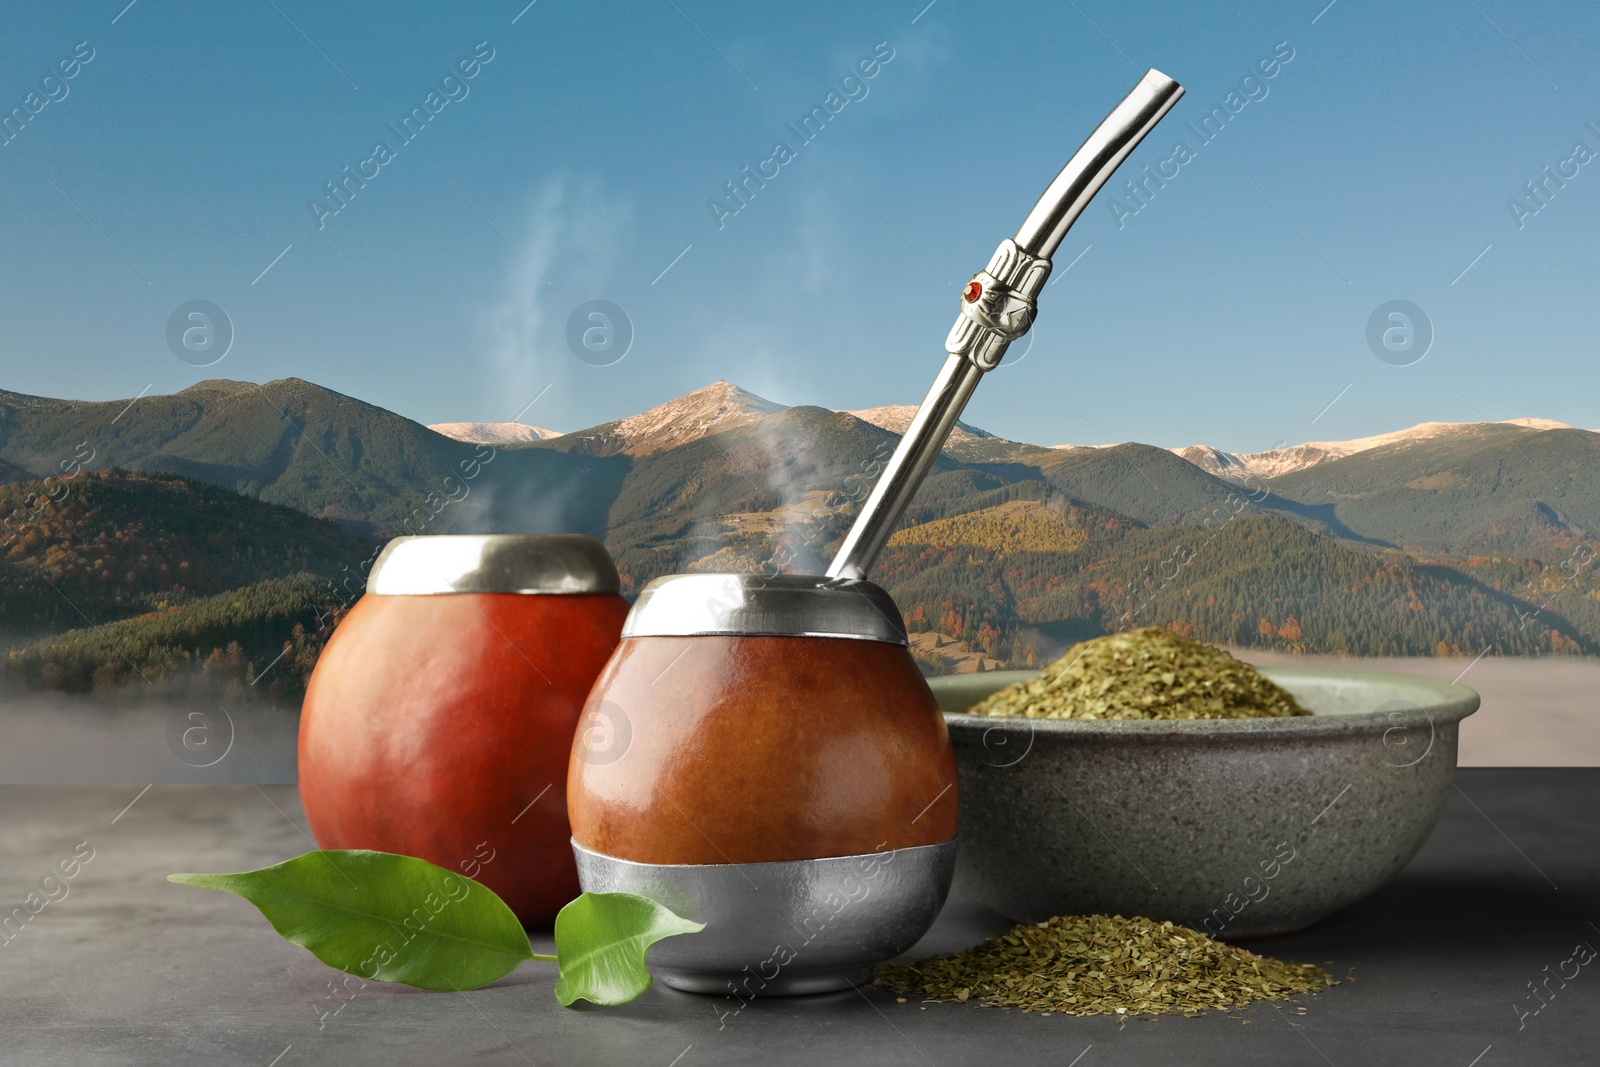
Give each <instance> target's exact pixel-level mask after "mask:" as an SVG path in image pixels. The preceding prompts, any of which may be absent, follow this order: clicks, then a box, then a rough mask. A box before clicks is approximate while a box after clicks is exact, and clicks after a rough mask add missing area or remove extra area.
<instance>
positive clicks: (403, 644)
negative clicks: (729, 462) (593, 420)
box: [300, 534, 628, 926]
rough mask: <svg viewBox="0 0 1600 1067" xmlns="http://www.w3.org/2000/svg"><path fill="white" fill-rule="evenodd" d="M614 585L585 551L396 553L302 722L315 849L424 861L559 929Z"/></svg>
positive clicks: (522, 541)
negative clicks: (585, 728)
mask: <svg viewBox="0 0 1600 1067" xmlns="http://www.w3.org/2000/svg"><path fill="white" fill-rule="evenodd" d="M618 586H619V583H618V578H617V571H616V568H615V567H614V566H613V565H612V562H611V558H610V557H609V556H608V555H607V554H606V550H605V546H604V545H602V544H601V543H600V542H599V541H597V540H595V539H594V538H592V537H583V536H579V535H569V534H558V535H548V536H540V535H485V536H464V535H439V536H427V537H401V538H397V539H396V540H394V541H391V542H389V544H388V545H387V546H386V547H385V548H384V550H383V552H382V554H380V555H379V557H378V559H377V561H376V563H375V564H374V565H373V568H372V571H371V574H370V575H369V577H368V579H367V591H366V595H365V596H363V597H362V598H361V599H360V600H359V601H357V602H356V604H355V606H354V607H353V608H351V610H350V613H349V615H348V616H346V617H345V619H344V621H343V622H341V623H340V624H339V627H338V629H337V630H335V631H334V633H333V636H332V638H331V639H330V640H329V641H328V647H327V648H326V649H325V650H324V651H323V653H322V656H321V658H320V659H319V660H318V662H317V666H316V670H315V671H314V672H313V673H312V677H311V682H310V685H309V686H308V687H307V691H306V698H305V703H304V705H303V707H302V710H301V715H300V798H301V801H302V803H303V804H304V806H305V812H306V820H307V822H309V823H310V825H311V832H312V833H313V834H314V835H315V836H316V839H317V843H318V844H319V845H321V846H322V847H324V848H369V849H377V850H379V851H384V852H398V853H401V854H403V855H409V856H420V857H422V858H423V859H426V860H429V861H430V862H433V863H436V864H438V865H439V866H441V867H446V868H449V869H450V870H452V871H460V872H462V873H464V874H466V875H467V876H469V877H472V878H476V879H477V880H479V881H481V882H483V883H484V884H485V885H487V886H488V887H489V888H491V889H493V890H494V891H495V892H496V893H498V894H499V895H500V896H501V897H502V898H503V899H504V900H505V901H506V903H507V904H509V905H510V906H511V909H512V910H513V911H514V912H516V914H517V917H518V918H519V919H521V920H522V922H523V923H524V924H525V925H529V926H547V925H549V924H550V923H551V922H552V921H554V919H555V915H556V912H557V911H558V910H560V908H561V907H562V905H564V904H566V903H567V902H568V901H569V900H571V899H572V898H573V897H575V896H576V895H577V894H578V879H577V870H576V868H575V867H574V865H573V860H572V851H571V847H570V845H569V844H568V838H569V830H568V825H567V812H566V774H567V758H568V754H569V753H570V751H571V748H572V736H573V732H574V730H575V729H576V727H577V723H578V716H579V713H580V711H581V709H582V707H583V702H584V699H585V697H586V696H587V695H588V691H589V688H590V686H591V685H592V683H593V682H594V679H595V676H596V675H598V674H599V673H600V669H601V667H602V666H603V665H604V664H605V662H606V658H607V657H608V656H609V655H610V654H611V651H612V649H613V648H614V647H615V646H616V643H617V637H618V635H619V633H620V632H621V629H622V621H623V619H624V618H625V617H626V615H627V612H628V604H627V601H625V600H623V599H622V597H621V596H620V595H619V594H618Z"/></svg>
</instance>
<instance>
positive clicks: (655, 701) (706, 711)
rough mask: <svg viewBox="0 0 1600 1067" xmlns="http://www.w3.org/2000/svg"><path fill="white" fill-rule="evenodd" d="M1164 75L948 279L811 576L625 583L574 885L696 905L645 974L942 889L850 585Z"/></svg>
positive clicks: (716, 973) (903, 674)
mask: <svg viewBox="0 0 1600 1067" xmlns="http://www.w3.org/2000/svg"><path fill="white" fill-rule="evenodd" d="M1182 92H1183V90H1182V88H1181V87H1179V85H1178V84H1177V83H1176V82H1174V81H1173V80H1172V79H1170V78H1168V77H1166V76H1165V75H1163V74H1161V73H1159V72H1157V71H1150V72H1148V73H1147V74H1146V75H1145V76H1144V78H1143V79H1142V80H1141V81H1140V82H1139V84H1138V85H1137V86H1135V87H1134V90H1133V91H1132V92H1131V93H1129V94H1128V96H1127V97H1126V98H1125V99H1124V100H1123V101H1122V102H1121V103H1120V104H1118V105H1117V107H1116V108H1115V109H1114V110H1113V111H1112V112H1111V114H1110V115H1109V116H1108V117H1107V118H1106V120H1105V121H1104V122H1103V123H1101V125H1100V126H1099V127H1098V128H1097V129H1096V130H1095V131H1094V133H1093V134H1091V135H1090V136H1089V139H1088V140H1087V141H1085V142H1084V144H1083V145H1082V146H1081V147H1080V148H1079V149H1078V151H1077V152H1076V153H1074V154H1073V157H1072V158H1071V159H1070V160H1068V162H1067V165H1066V166H1065V167H1063V168H1062V170H1061V172H1060V173H1059V174H1058V175H1056V178H1055V180H1054V181H1053V182H1052V183H1051V185H1050V187H1049V189H1047V190H1046V191H1045V194H1044V196H1043V197H1041V198H1040V200H1039V202H1038V203H1037V204H1036V205H1034V208H1033V210H1032V211H1031V212H1030V213H1029V214H1028V217H1027V219H1025V220H1024V222H1023V224H1022V227H1021V228H1020V229H1019V230H1018V231H1017V235H1016V236H1015V237H1014V238H1007V239H1006V240H1004V241H1002V242H1001V243H1000V246H999V248H997V249H996V250H995V253H994V255H993V256H992V257H991V258H990V260H989V265H988V267H987V268H985V269H984V270H983V271H980V272H979V273H978V274H975V275H973V277H972V279H971V280H970V281H969V282H968V283H967V285H966V287H965V288H964V289H963V290H962V294H961V302H960V317H959V318H957V320H956V324H955V326H954V328H952V329H951V331H950V333H949V335H948V336H947V337H946V339H945V350H946V359H945V362H944V365H943V367H942V368H941V369H940V371H939V374H938V376H937V377H936V378H935V379H934V384H933V387H932V388H931V389H930V390H929V391H928V394H927V396H926V397H925V398H924V400H923V402H922V405H921V407H920V408H919V409H918V410H917V414H916V415H915V417H914V418H913V419H912V421H911V424H910V426H909V427H907V429H906V433H905V435H904V436H903V437H902V438H901V440H900V444H899V446H898V447H897V448H896V449H895V452H894V454H893V455H892V456H891V457H890V459H889V462H888V464H887V465H886V466H885V468H884V471H883V474H882V475H881V476H880V478H879V480H878V482H877V484H876V485H875V486H874V487H873V490H872V493H871V495H870V496H869V497H868V498H867V500H866V502H865V503H864V504H863V505H862V508H861V512H860V514H859V515H858V516H857V517H856V521H855V524H854V525H853V526H852V527H851V529H850V531H849V533H848V534H847V535H846V536H845V539H844V542H843V544H842V546H841V547H840V549H839V553H838V555H837V556H836V557H835V558H834V561H833V563H832V565H831V566H830V567H829V570H828V575H827V576H825V577H814V576H810V575H775V576H769V577H763V576H759V575H735V574H721V575H718V574H703V575H676V576H673V577H669V578H662V579H658V580H657V581H655V582H652V583H651V584H650V585H649V586H647V587H646V588H645V590H644V591H643V593H641V594H640V597H639V600H638V602H637V603H636V604H635V605H634V608H633V611H632V613H630V615H629V616H628V621H627V624H626V625H625V626H624V628H623V635H622V637H623V639H622V642H621V644H619V645H618V646H617V650H616V652H615V654H613V656H612V657H611V661H610V662H609V663H608V664H607V665H606V668H605V671H604V673H602V674H601V676H600V678H599V680H598V681H597V682H596V683H595V688H594V691H593V692H592V693H591V694H590V696H589V701H588V704H587V705H586V707H585V724H584V727H583V728H582V729H580V731H579V732H578V734H577V736H576V737H575V739H574V742H573V749H572V765H571V770H570V772H569V776H568V792H567V806H568V809H569V812H570V814H571V818H572V839H573V849H574V852H575V853H576V855H577V858H578V874H579V879H580V881H581V883H582V885H583V888H584V889H586V890H590V891H606V890H629V891H633V892H639V893H644V894H647V895H649V896H652V897H654V898H656V899H657V900H660V901H661V902H662V903H664V904H666V905H667V906H668V907H670V908H672V909H673V910H674V911H676V912H677V913H678V914H680V915H683V916H684V917H686V918H689V919H694V920H697V921H699V922H703V923H705V924H706V928H705V930H704V931H702V932H700V933H698V934H696V935H694V936H693V937H683V938H670V939H668V940H667V941H664V942H661V943H658V944H656V945H654V946H652V947H651V949H650V960H651V963H652V966H653V968H654V970H655V973H656V974H658V975H659V976H660V977H661V978H662V980H663V981H665V982H666V983H667V984H669V985H672V986H676V987H678V988H680V989H689V990H695V991H698V992H705V993H725V994H733V995H735V996H737V997H739V998H741V999H744V998H747V997H753V996H756V995H759V994H771V993H806V992H821V991H824V990H829V989H838V988H842V987H844V986H846V985H848V984H850V983H851V982H853V981H856V980H858V979H859V978H861V977H862V976H863V975H864V973H865V972H866V970H867V968H868V967H869V965H871V964H873V963H877V962H879V961H882V960H885V959H888V958H890V957H892V956H894V955H897V954H899V953H900V952H902V951H904V950H906V949H907V948H909V947H911V945H912V944H913V943H914V942H915V941H916V940H917V939H918V938H919V937H920V936H921V935H922V934H923V933H924V932H925V931H926V930H927V929H928V927H929V926H931V925H932V923H933V920H934V918H935V917H936V916H937V914H938V911H939V908H940V907H941V906H942V905H943V903H944V899H945V895H946V894H947V892H948V890H949V886H950V879H951V875H952V869H953V863H954V859H955V847H956V846H955V836H956V827H957V799H958V798H957V794H958V788H957V784H956V774H955V765H954V760H953V756H952V753H951V747H950V740H949V737H948V736H947V735H946V733H945V729H944V725H943V723H942V721H941V720H940V716H939V712H938V707H937V704H936V702H935V701H934V699H933V696H932V693H931V691H930V690H929V688H928V684H927V682H925V681H924V680H923V678H922V675H921V673H920V672H919V671H918V670H917V667H916V664H915V663H914V662H913V661H912V658H911V654H910V652H909V650H908V648H907V647H906V646H907V642H906V634H905V627H904V624H903V622H902V621H901V615H900V610H899V608H897V607H896V606H895V604H894V601H893V600H891V599H890V597H889V595H888V594H887V593H885V592H884V591H883V590H882V589H881V588H879V587H878V586H876V585H874V584H872V583H871V582H869V581H867V580H866V573H867V571H868V569H869V568H870V567H871V565H872V561H873V560H874V559H875V558H876V557H877V554H878V552H879V551H880V550H881V549H882V547H883V545H884V544H885V542H887V541H888V539H889V534H890V533H891V532H892V531H893V529H894V526H895V523H896V522H897V521H898V520H899V518H900V516H901V514H902V513H903V512H904V510H905V507H906V505H907V504H908V503H910V501H911V498H912V496H913V495H914V494H915V493H916V490H917V487H918V485H920V484H921V482H922V479H923V478H924V477H925V476H926V474H927V472H928V469H929V468H930V467H931V466H932V465H933V462H934V460H935V459H937V458H938V455H939V452H940V450H941V449H942V448H943V446H944V442H945V440H946V438H948V436H949V434H950V430H951V429H952V428H953V427H954V426H955V423H956V420H957V418H958V417H959V416H960V414H961V410H962V408H963V407H964V406H965V404H966V402H967V399H968V398H969V397H970V396H971V395H972V391H973V390H974V389H975V388H976V387H977V384H978V381H979V380H980V379H981V378H982V377H983V375H984V374H985V373H986V372H987V371H989V370H992V369H993V368H995V367H996V366H998V365H999V363H1000V360H1001V358H1002V357H1003V356H1004V355H1005V352H1006V348H1007V346H1008V345H1009V344H1010V343H1011V342H1012V341H1013V340H1014V339H1016V338H1017V337H1020V336H1021V335H1022V334H1023V333H1024V332H1026V331H1027V329H1028V328H1029V326H1030V325H1032V323H1033V316H1034V300H1035V297H1037V296H1038V294H1039V291H1040V290H1041V289H1042V288H1043V287H1044V284H1045V279H1046V278H1048V277H1049V274H1050V258H1049V257H1050V256H1051V255H1052V254H1053V253H1054V252H1055V250H1056V248H1057V247H1058V246H1059V245H1060V243H1061V239H1062V238H1063V237H1064V236H1065V235H1066V232H1067V229H1068V227H1070V226H1071V225H1072V223H1073V221H1074V220H1075V219H1076V218H1077V217H1078V215H1079V214H1081V213H1082V211H1083V209H1084V207H1085V206H1086V205H1087V204H1088V202H1089V200H1090V198H1091V197H1093V196H1094V194H1095V192H1096V191H1098V190H1099V189H1100V187H1101V185H1103V184H1104V182H1105V181H1106V179H1107V178H1108V177H1110V175H1111V173H1112V172H1113V171H1114V170H1116V168H1117V166H1118V164H1120V163H1121V162H1122V160H1123V159H1125V158H1126V157H1127V155H1128V153H1129V152H1131V151H1132V150H1133V147H1134V146H1135V145H1136V144H1138V143H1139V141H1140V140H1141V139H1142V138H1143V137H1144V136H1145V134H1147V133H1148V132H1149V131H1150V130H1151V129H1153V128H1154V126H1155V124H1156V123H1157V122H1159V121H1160V120H1161V118H1162V116H1163V115H1165V114H1166V113H1167V112H1168V111H1169V110H1170V109H1171V107H1172V105H1173V104H1174V103H1176V102H1177V99H1178V97H1179V96H1180V95H1181V94H1182Z"/></svg>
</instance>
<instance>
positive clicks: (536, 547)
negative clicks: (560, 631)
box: [367, 534, 622, 596]
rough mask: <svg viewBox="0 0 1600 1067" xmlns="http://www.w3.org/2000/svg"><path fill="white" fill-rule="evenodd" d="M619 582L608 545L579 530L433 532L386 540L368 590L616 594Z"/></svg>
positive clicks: (391, 593)
mask: <svg viewBox="0 0 1600 1067" xmlns="http://www.w3.org/2000/svg"><path fill="white" fill-rule="evenodd" d="M621 590H622V582H621V580H620V579H619V578H618V576H617V568H616V565H615V564H614V563H612V562H611V556H610V554H609V553H607V552H606V546H605V545H603V544H601V543H600V542H599V541H598V540H596V539H595V538H593V537H589V536H587V535H585V534H434V535H427V536H421V537H397V538H395V539H394V540H393V541H390V542H389V543H388V544H387V545H385V546H384V548H383V551H382V552H381V553H379V555H378V559H377V561H376V562H375V563H374V564H373V565H372V573H371V574H369V575H368V576H367V592H369V593H375V594H378V595H381V596H429V595H437V594H442V593H542V594H553V595H573V594H583V593H598V594H606V593H610V594H616V593H619V592H621Z"/></svg>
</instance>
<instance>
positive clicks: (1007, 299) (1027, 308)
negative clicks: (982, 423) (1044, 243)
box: [944, 237, 1050, 371]
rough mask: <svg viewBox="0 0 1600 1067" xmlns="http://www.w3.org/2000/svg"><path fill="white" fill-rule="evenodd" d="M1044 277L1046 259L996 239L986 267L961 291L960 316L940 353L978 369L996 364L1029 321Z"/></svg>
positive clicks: (1047, 262) (1010, 240) (991, 367)
mask: <svg viewBox="0 0 1600 1067" xmlns="http://www.w3.org/2000/svg"><path fill="white" fill-rule="evenodd" d="M1049 277H1050V261H1049V260H1048V259H1045V258H1043V257H1040V256H1035V255H1031V254H1030V253H1028V252H1025V251H1023V249H1022V247H1021V246H1020V245H1018V244H1017V242H1015V241H1013V240H1012V239H1011V238H1009V237H1008V238H1006V239H1005V240H1004V241H1001V242H1000V247H999V248H997V249H995V252H994V255H993V256H992V257H990V259H989V266H988V267H986V268H985V269H984V270H981V271H979V272H978V273H977V274H974V275H973V276H972V280H971V281H969V282H968V283H967V286H966V288H965V289H964V290H963V291H962V294H961V317H960V318H958V319H956V324H955V326H953V327H952V328H951V330H950V336H949V337H947V338H946V339H945V342H944V347H945V351H946V352H949V353H950V354H951V355H953V356H961V357H963V358H965V359H968V360H970V361H972V363H973V364H974V365H976V366H977V367H978V368H980V369H981V370H986V371H988V370H993V369H994V368H995V367H998V366H999V365H1000V360H1001V358H1002V357H1003V356H1004V355H1005V354H1006V349H1007V347H1009V346H1010V344H1011V342H1012V341H1015V340H1016V339H1017V338H1018V337H1021V336H1022V335H1023V334H1025V333H1027V332H1028V327H1030V326H1032V325H1033V316H1034V312H1035V309H1036V304H1035V302H1034V301H1035V298H1036V297H1037V296H1038V295H1039V290H1041V289H1043V288H1044V283H1045V279H1047V278H1049Z"/></svg>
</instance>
